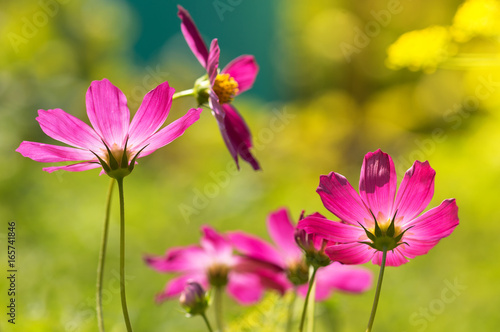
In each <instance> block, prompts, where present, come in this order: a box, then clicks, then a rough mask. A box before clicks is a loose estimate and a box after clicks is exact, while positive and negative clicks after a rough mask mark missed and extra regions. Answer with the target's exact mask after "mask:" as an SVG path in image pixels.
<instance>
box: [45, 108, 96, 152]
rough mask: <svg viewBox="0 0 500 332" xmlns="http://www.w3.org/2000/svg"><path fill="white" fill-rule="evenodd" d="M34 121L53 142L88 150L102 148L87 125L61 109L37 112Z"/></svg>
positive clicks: (94, 133)
mask: <svg viewBox="0 0 500 332" xmlns="http://www.w3.org/2000/svg"><path fill="white" fill-rule="evenodd" d="M36 120H37V121H38V123H40V128H42V130H43V132H44V133H45V134H47V136H50V137H52V138H53V139H55V140H58V141H60V142H63V143H66V144H69V145H72V146H76V147H79V148H83V149H88V150H97V149H98V148H104V145H103V144H102V140H101V138H100V137H99V136H98V135H97V133H96V132H95V131H94V130H93V129H92V128H91V127H90V126H89V125H88V124H86V123H85V122H83V121H82V120H80V119H78V118H76V117H74V116H72V115H71V114H68V113H66V112H64V111H63V110H62V109H59V108H56V109H53V110H46V111H45V110H39V111H38V117H37V118H36Z"/></svg>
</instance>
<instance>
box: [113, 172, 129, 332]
mask: <svg viewBox="0 0 500 332" xmlns="http://www.w3.org/2000/svg"><path fill="white" fill-rule="evenodd" d="M116 182H118V191H119V192H120V296H121V300H122V311H123V318H124V320H125V325H126V326H127V332H132V325H131V324H130V318H129V317H128V310H127V298H126V296H125V199H124V198H123V178H118V179H116Z"/></svg>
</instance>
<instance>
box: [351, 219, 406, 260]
mask: <svg viewBox="0 0 500 332" xmlns="http://www.w3.org/2000/svg"><path fill="white" fill-rule="evenodd" d="M370 213H371V214H372V216H373V220H374V221H375V227H374V229H373V231H369V230H368V229H366V227H364V226H363V225H362V224H361V223H359V225H360V226H361V227H362V228H363V230H364V231H365V233H366V236H367V237H368V239H370V240H371V242H369V241H362V242H360V243H364V244H367V245H369V246H370V247H372V248H373V249H375V250H378V251H390V250H394V249H395V248H396V247H398V246H400V245H402V244H406V245H408V243H406V242H401V239H402V238H403V235H404V234H405V233H406V231H407V230H409V229H410V228H411V227H408V228H407V229H405V230H404V231H402V232H401V231H400V230H399V229H396V226H395V224H394V223H395V220H396V214H397V211H396V213H395V214H394V216H393V218H392V220H391V222H390V224H389V226H387V227H380V224H379V223H378V221H377V218H376V217H375V215H374V214H373V212H372V211H370ZM412 227H413V226H412Z"/></svg>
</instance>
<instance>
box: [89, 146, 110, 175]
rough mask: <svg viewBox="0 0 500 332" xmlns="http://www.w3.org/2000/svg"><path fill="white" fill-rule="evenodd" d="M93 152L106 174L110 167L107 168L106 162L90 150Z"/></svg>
mask: <svg viewBox="0 0 500 332" xmlns="http://www.w3.org/2000/svg"><path fill="white" fill-rule="evenodd" d="M90 152H92V153H93V154H94V156H96V157H97V159H98V160H99V163H100V164H101V166H102V168H103V169H104V172H106V174H109V172H111V168H109V166H108V164H107V163H106V162H105V161H104V160H102V158H101V157H99V156H98V155H97V154H96V153H95V152H94V151H90Z"/></svg>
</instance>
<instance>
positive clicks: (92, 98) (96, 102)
mask: <svg viewBox="0 0 500 332" xmlns="http://www.w3.org/2000/svg"><path fill="white" fill-rule="evenodd" d="M173 93H174V89H173V88H171V87H169V86H168V82H165V83H162V84H160V85H159V86H157V87H156V88H155V89H153V90H152V91H150V92H149V93H148V94H147V95H146V96H145V97H144V100H143V102H142V104H141V106H140V107H139V110H138V111H137V113H136V114H135V116H134V118H133V119H132V122H131V123H129V119H130V111H129V109H128V107H127V99H126V97H125V95H124V94H123V93H122V92H121V91H120V89H118V88H117V87H115V86H114V85H113V84H111V82H109V81H108V80H107V79H103V80H101V81H93V82H92V83H91V84H90V87H89V89H88V91H87V96H86V105H87V115H88V117H89V120H90V123H91V124H92V127H90V126H89V125H87V124H86V123H84V122H83V121H81V120H80V119H78V118H76V117H74V116H72V115H70V114H68V113H66V112H64V111H63V110H62V109H49V110H46V111H45V110H39V111H38V117H37V118H36V119H37V121H38V122H39V123H40V127H41V128H42V130H43V132H44V133H45V134H47V135H48V136H50V137H52V138H53V139H55V140H58V141H60V142H63V143H65V144H68V145H71V146H72V147H66V146H58V145H50V144H43V143H37V142H28V141H24V142H22V143H21V145H20V146H19V148H17V150H16V151H17V152H19V153H21V154H22V155H23V156H25V157H28V158H31V159H33V160H35V161H38V162H44V163H46V162H67V161H69V162H76V163H73V164H70V165H67V166H52V167H46V168H44V170H45V171H47V172H53V171H56V170H66V171H72V172H78V171H85V170H88V169H93V168H99V167H102V168H103V170H104V171H105V172H106V173H107V174H108V175H109V176H111V177H114V178H122V177H124V176H127V175H128V174H130V172H131V171H132V170H133V168H134V165H135V162H136V160H137V159H138V158H141V157H145V156H147V155H149V154H150V153H153V152H154V151H156V150H157V149H159V148H161V147H163V146H165V145H167V144H169V143H170V142H172V141H173V140H175V139H176V138H177V137H179V136H181V135H182V134H183V133H184V131H185V130H186V129H187V128H188V127H189V126H191V125H192V124H193V123H194V122H196V121H197V120H198V119H199V117H200V113H201V109H190V110H189V111H188V112H187V113H186V115H184V116H183V117H181V118H180V119H177V120H176V121H174V122H172V123H171V124H169V125H168V126H166V127H165V128H163V129H161V130H159V129H160V127H161V126H162V125H163V123H164V122H165V120H166V119H167V116H168V113H169V110H170V105H171V104H172V95H173Z"/></svg>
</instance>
